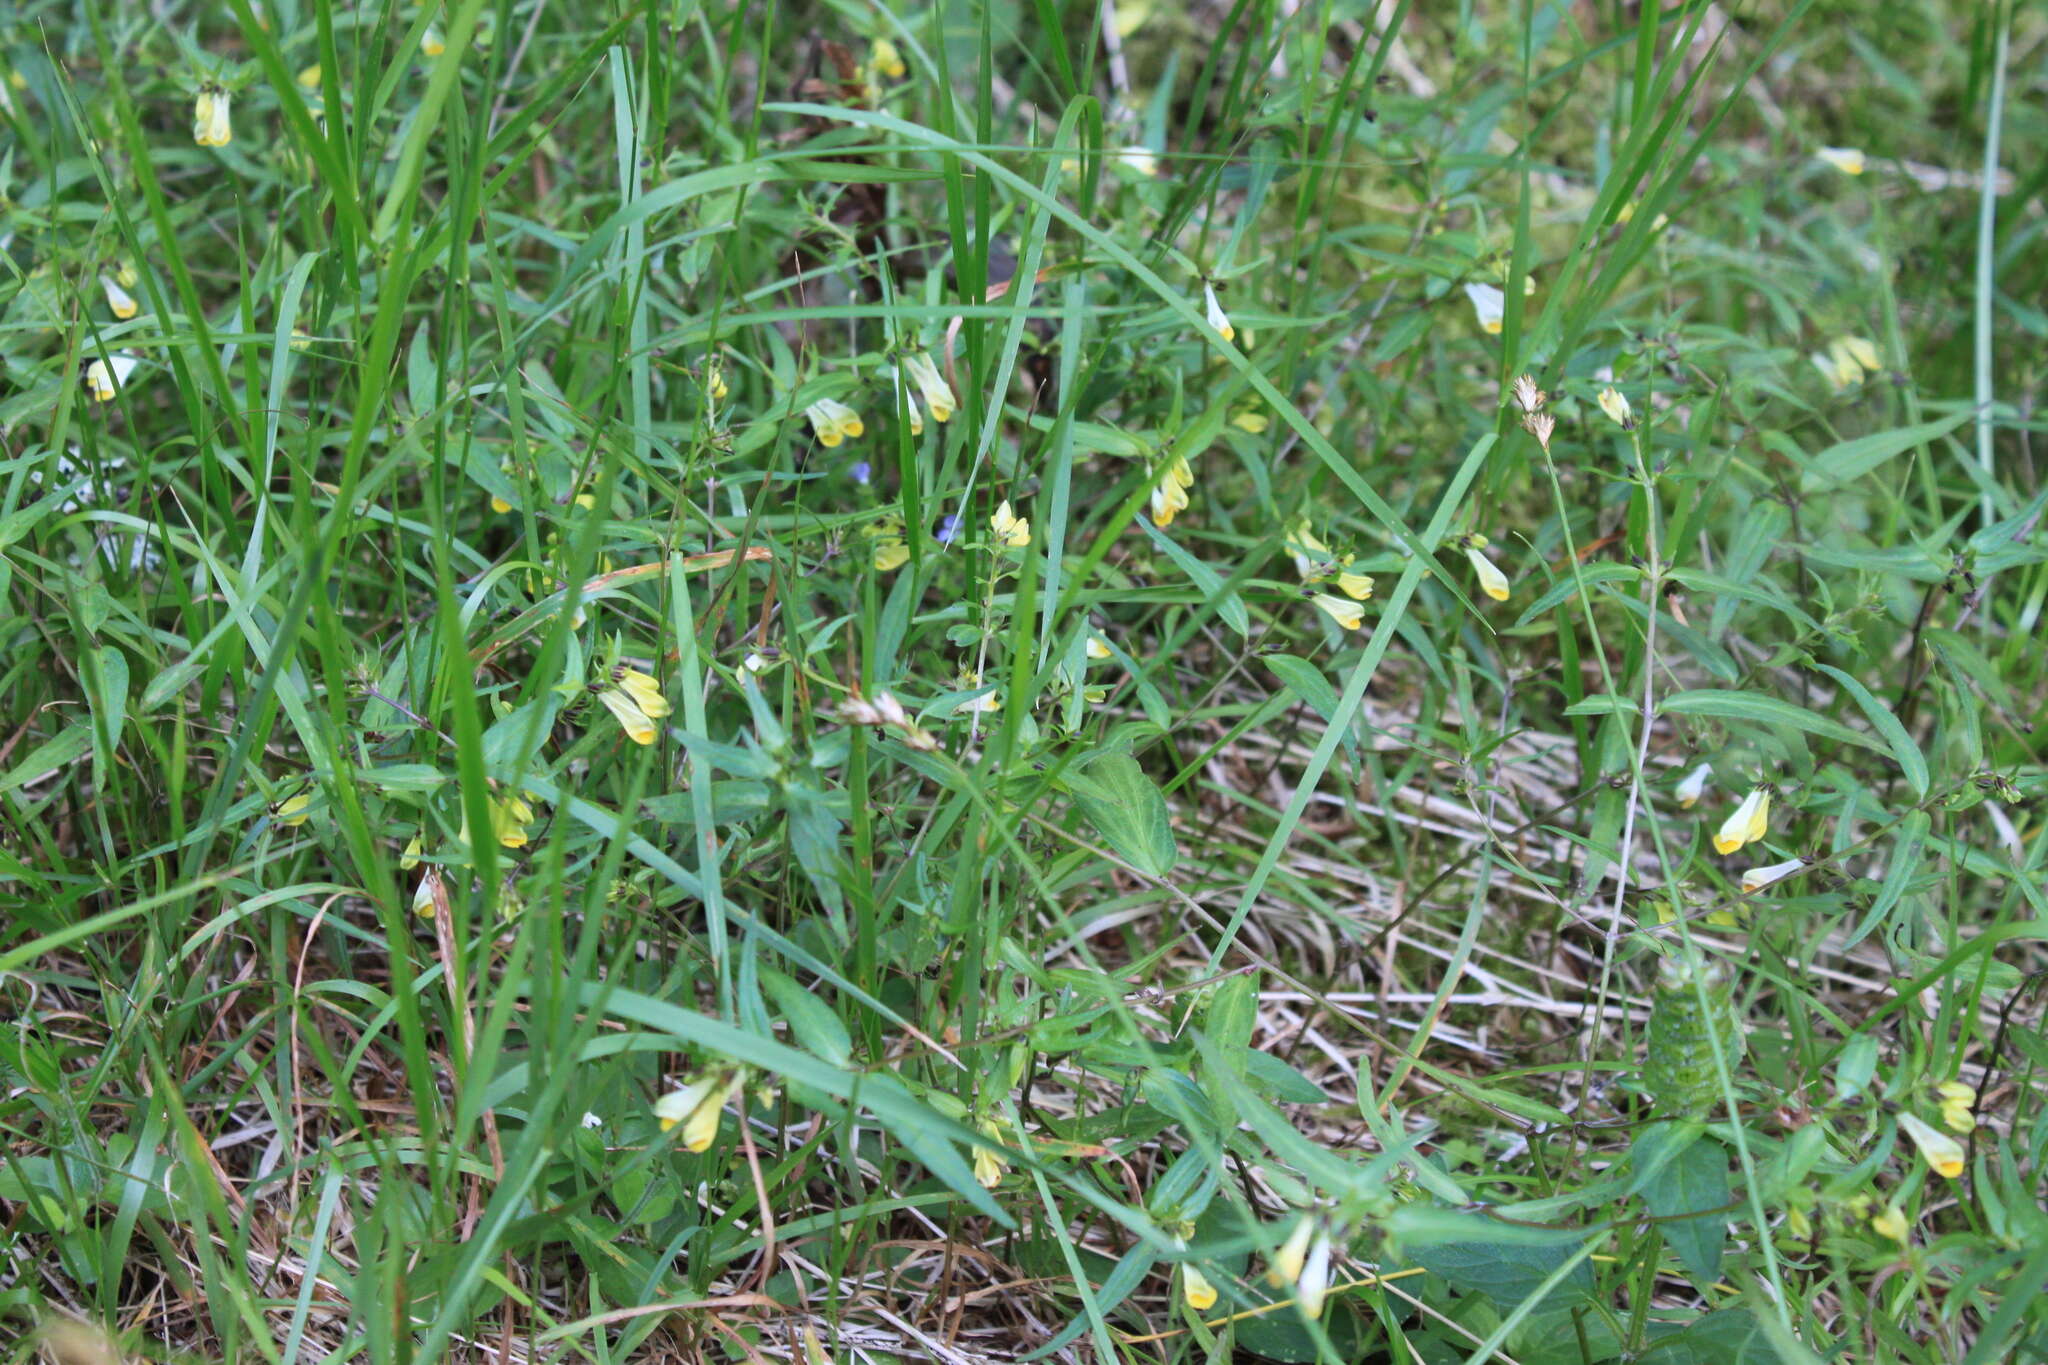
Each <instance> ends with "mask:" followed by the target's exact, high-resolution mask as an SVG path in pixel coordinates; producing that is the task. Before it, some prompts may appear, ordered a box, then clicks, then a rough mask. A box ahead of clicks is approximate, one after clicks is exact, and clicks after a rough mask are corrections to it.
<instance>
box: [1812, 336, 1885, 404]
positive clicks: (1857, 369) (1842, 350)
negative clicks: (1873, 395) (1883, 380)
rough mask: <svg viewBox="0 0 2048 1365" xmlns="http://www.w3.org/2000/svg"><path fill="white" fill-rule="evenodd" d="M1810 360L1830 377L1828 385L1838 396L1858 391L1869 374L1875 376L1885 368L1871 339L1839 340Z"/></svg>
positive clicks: (1829, 344) (1851, 338)
mask: <svg viewBox="0 0 2048 1365" xmlns="http://www.w3.org/2000/svg"><path fill="white" fill-rule="evenodd" d="M1810 359H1811V360H1812V361H1813V367H1814V368H1815V369H1817V370H1819V371H1820V372H1821V373H1822V374H1823V375H1825V376H1826V377H1827V381H1828V384H1829V385H1830V386H1831V387H1832V388H1833V389H1834V390H1835V392H1837V393H1840V392H1841V391H1842V390H1844V389H1853V388H1855V387H1856V386H1857V385H1858V384H1861V383H1862V382H1863V380H1864V377H1865V376H1866V375H1874V374H1877V373H1879V372H1880V371H1882V370H1883V369H1884V362H1883V361H1881V360H1880V359H1879V358H1878V354H1877V347H1876V346H1874V345H1872V344H1871V341H1870V339H1869V338H1868V337H1836V338H1835V339H1834V340H1833V341H1830V342H1829V343H1828V348H1827V350H1826V351H1825V352H1819V351H1816V352H1815V353H1814V354H1813V355H1812V356H1811V357H1810Z"/></svg>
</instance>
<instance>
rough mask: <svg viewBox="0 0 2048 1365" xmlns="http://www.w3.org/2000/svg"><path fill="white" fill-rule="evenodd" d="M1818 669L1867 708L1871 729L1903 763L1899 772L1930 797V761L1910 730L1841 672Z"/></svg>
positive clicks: (1914, 787)
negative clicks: (1910, 733)
mask: <svg viewBox="0 0 2048 1365" xmlns="http://www.w3.org/2000/svg"><path fill="white" fill-rule="evenodd" d="M1814 667H1815V668H1818V669H1819V670H1820V671H1821V672H1823V673H1825V674H1827V675H1828V676H1829V677H1830V678H1833V679H1834V680H1835V681H1836V682H1838V683H1840V684H1841V685H1842V690H1843V691H1845V692H1847V693H1848V694H1849V695H1850V697H1852V698H1853V699H1854V700H1855V702H1856V704H1857V705H1858V706H1860V707H1862V708H1863V714H1864V717H1865V718H1866V719H1868V720H1869V721H1870V726H1871V728H1872V729H1874V730H1876V731H1877V732H1878V734H1880V735H1882V736H1884V742H1885V743H1886V744H1888V745H1890V746H1891V751H1892V757H1893V758H1896V759H1897V760H1898V761H1899V768H1900V770H1901V771H1902V772H1904V773H1905V774H1906V780H1907V781H1908V782H1910V783H1912V784H1913V790H1914V791H1915V792H1918V793H1919V794H1920V795H1922V796H1925V795H1927V781H1928V777H1927V759H1926V757H1925V756H1924V755H1923V754H1921V752H1920V746H1919V745H1918V744H1916V743H1914V742H1913V737H1912V736H1911V735H1909V734H1907V733H1906V727H1905V726H1903V725H1901V724H1899V718H1898V717H1897V716H1895V715H1893V714H1892V713H1891V708H1890V707H1888V706H1886V705H1885V704H1884V703H1883V702H1881V701H1879V700H1878V699H1877V698H1876V697H1874V696H1872V695H1871V693H1870V689H1869V688H1867V687H1865V686H1864V685H1863V684H1862V683H1860V682H1858V681H1856V679H1855V678H1854V677H1852V676H1851V675H1850V674H1847V673H1844V672H1843V671H1842V670H1841V669H1839V668H1830V667H1829V666H1828V665H1826V664H1823V663H1816V664H1815V665H1814Z"/></svg>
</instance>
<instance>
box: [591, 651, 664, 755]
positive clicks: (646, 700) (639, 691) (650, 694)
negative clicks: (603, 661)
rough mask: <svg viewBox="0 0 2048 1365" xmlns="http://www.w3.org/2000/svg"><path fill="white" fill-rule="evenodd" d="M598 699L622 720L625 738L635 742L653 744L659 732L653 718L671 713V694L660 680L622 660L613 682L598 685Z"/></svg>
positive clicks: (612, 674)
mask: <svg viewBox="0 0 2048 1365" xmlns="http://www.w3.org/2000/svg"><path fill="white" fill-rule="evenodd" d="M597 699H598V700H599V701H601V702H603V703H604V707H605V710H607V711H609V712H611V713H612V716H613V717H614V718H615V719H616V720H617V721H618V722H619V728H620V729H622V730H624V731H625V732H626V738H627V739H630V740H632V741H633V742H634V743H635V744H652V743H654V737H655V735H656V733H657V732H658V727H657V726H656V725H655V723H654V722H656V721H657V720H660V719H661V718H662V717H663V716H665V715H667V714H668V713H669V704H668V698H666V697H664V696H662V695H661V684H660V683H659V682H658V681H656V680H655V679H654V678H652V677H650V676H648V675H647V674H645V673H642V672H640V671H639V670H637V669H632V668H628V667H626V666H625V665H624V664H620V665H618V666H617V667H615V668H613V669H612V671H611V682H610V683H609V684H608V685H605V686H602V687H600V688H599V689H598V693H597Z"/></svg>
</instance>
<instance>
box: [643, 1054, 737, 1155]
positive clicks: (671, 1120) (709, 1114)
mask: <svg viewBox="0 0 2048 1365" xmlns="http://www.w3.org/2000/svg"><path fill="white" fill-rule="evenodd" d="M742 1080H743V1077H742V1076H741V1074H740V1073H739V1072H737V1071H725V1072H716V1071H714V1072H712V1073H711V1074H709V1075H706V1076H699V1077H697V1078H696V1079H695V1080H692V1081H690V1082H688V1083H687V1084H685V1085H684V1086H683V1088H682V1089H680V1090H671V1091H669V1092H668V1093H667V1094H666V1095H663V1096H662V1097H661V1098H660V1099H658V1100H656V1101H655V1102H654V1117H655V1119H656V1120H658V1121H659V1122H660V1124H661V1131H662V1132H664V1133H666V1132H669V1131H671V1130H673V1129H674V1128H675V1127H676V1126H677V1125H678V1124H680V1125H682V1129H683V1140H682V1145H683V1150H684V1151H686V1152H701V1151H703V1150H705V1149H706V1148H707V1147H709V1146H710V1145H711V1140H712V1139H713V1138H715V1137H717V1136H718V1121H719V1119H720V1118H721V1117H723V1116H724V1113H725V1102H726V1101H727V1100H729V1099H731V1098H732V1097H733V1094H734V1093H735V1092H736V1091H738V1090H739V1088H740V1085H741V1083H742Z"/></svg>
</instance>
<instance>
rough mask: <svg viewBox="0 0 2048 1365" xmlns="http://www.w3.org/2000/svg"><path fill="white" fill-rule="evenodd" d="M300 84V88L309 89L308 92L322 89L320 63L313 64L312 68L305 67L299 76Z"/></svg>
mask: <svg viewBox="0 0 2048 1365" xmlns="http://www.w3.org/2000/svg"><path fill="white" fill-rule="evenodd" d="M298 82H299V85H300V86H301V87H302V88H304V89H307V90H317V89H319V88H320V63H318V62H315V63H313V64H312V65H311V66H309V67H305V68H304V69H302V70H301V71H300V72H299V75H298Z"/></svg>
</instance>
